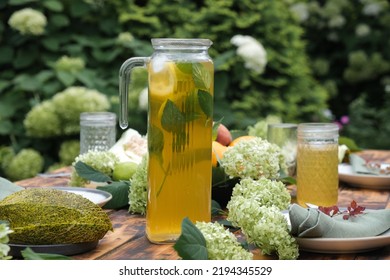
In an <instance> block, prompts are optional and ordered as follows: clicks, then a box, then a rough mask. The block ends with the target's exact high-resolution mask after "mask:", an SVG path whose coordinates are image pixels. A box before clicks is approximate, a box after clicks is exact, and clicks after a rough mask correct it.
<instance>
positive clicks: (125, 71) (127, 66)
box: [119, 57, 150, 129]
mask: <svg viewBox="0 0 390 280" xmlns="http://www.w3.org/2000/svg"><path fill="white" fill-rule="evenodd" d="M149 59H150V58H149V57H132V58H129V59H127V60H126V61H125V62H124V63H123V64H122V66H121V68H120V69H119V100H120V107H119V126H120V127H121V128H122V129H125V128H127V126H128V125H129V122H128V119H127V110H128V93H129V85H130V83H131V75H130V74H131V71H132V70H133V68H134V67H146V64H147V63H148V61H149Z"/></svg>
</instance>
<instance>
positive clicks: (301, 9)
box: [290, 3, 309, 22]
mask: <svg viewBox="0 0 390 280" xmlns="http://www.w3.org/2000/svg"><path fill="white" fill-rule="evenodd" d="M290 10H291V11H292V12H293V13H294V14H295V15H296V16H297V17H298V20H299V21H300V22H305V21H306V20H307V19H308V18H309V9H308V6H307V3H295V4H293V5H292V6H291V7H290Z"/></svg>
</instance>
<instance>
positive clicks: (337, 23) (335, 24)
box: [328, 15, 346, 28]
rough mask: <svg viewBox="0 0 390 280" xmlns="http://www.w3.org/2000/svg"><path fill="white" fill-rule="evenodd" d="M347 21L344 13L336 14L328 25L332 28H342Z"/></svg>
mask: <svg viewBox="0 0 390 280" xmlns="http://www.w3.org/2000/svg"><path fill="white" fill-rule="evenodd" d="M345 22H346V20H345V17H343V16H342V15H335V16H333V17H331V18H330V19H329V21H328V26H329V27H330V28H341V27H343V26H344V25H345Z"/></svg>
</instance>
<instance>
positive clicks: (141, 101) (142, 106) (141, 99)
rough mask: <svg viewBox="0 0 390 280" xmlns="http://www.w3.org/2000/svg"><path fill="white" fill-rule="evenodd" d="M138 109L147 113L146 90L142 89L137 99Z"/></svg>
mask: <svg viewBox="0 0 390 280" xmlns="http://www.w3.org/2000/svg"><path fill="white" fill-rule="evenodd" d="M138 107H139V108H140V109H141V110H143V111H147V110H148V88H147V87H146V88H144V89H143V90H142V91H141V92H140V94H139V97H138Z"/></svg>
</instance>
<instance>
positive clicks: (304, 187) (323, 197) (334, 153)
mask: <svg viewBox="0 0 390 280" xmlns="http://www.w3.org/2000/svg"><path fill="white" fill-rule="evenodd" d="M338 184H339V178H338V126H337V125H336V124H331V123H304V124H299V125H298V151H297V202H298V204H300V205H301V206H304V207H306V203H311V204H314V205H318V206H333V205H337V199H338Z"/></svg>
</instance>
